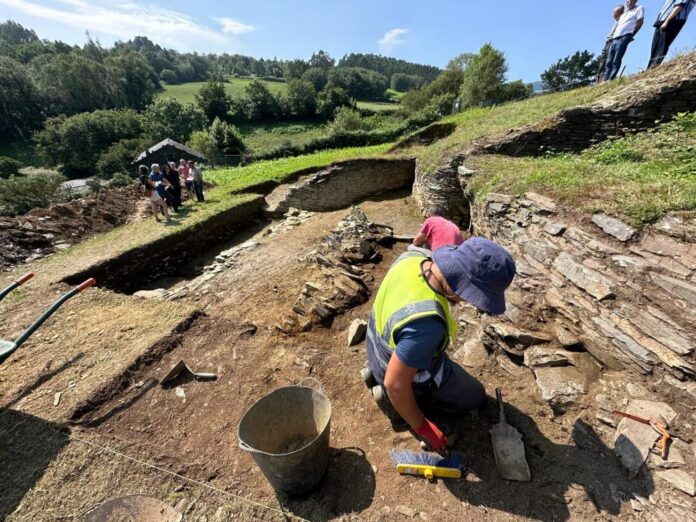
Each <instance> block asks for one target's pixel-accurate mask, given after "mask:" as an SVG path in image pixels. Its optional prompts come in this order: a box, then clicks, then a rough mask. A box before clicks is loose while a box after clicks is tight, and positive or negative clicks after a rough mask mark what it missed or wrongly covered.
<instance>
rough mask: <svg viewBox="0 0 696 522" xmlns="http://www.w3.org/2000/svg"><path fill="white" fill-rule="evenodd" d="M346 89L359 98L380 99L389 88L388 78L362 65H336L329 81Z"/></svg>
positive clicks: (330, 73)
mask: <svg viewBox="0 0 696 522" xmlns="http://www.w3.org/2000/svg"><path fill="white" fill-rule="evenodd" d="M328 85H331V86H333V87H341V88H343V89H345V90H346V91H347V92H348V94H349V95H350V96H352V97H353V98H356V99H358V100H380V99H383V98H384V91H386V90H387V87H388V84H387V79H386V78H385V77H384V76H383V75H381V74H380V73H378V72H375V71H370V70H368V69H363V68H362V67H336V68H335V69H331V71H330V72H329V83H328Z"/></svg>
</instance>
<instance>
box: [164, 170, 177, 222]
mask: <svg viewBox="0 0 696 522" xmlns="http://www.w3.org/2000/svg"><path fill="white" fill-rule="evenodd" d="M162 176H163V177H164V179H166V180H167V181H168V182H169V186H168V187H167V189H166V191H165V198H166V199H167V203H168V204H169V206H170V207H172V210H174V212H178V211H179V207H180V206H181V182H180V181H179V173H178V172H177V171H176V170H174V169H172V167H171V165H170V164H169V163H165V164H164V167H163V168H162Z"/></svg>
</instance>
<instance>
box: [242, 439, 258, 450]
mask: <svg viewBox="0 0 696 522" xmlns="http://www.w3.org/2000/svg"><path fill="white" fill-rule="evenodd" d="M239 449H243V450H244V451H248V452H249V453H259V451H257V450H255V449H254V448H252V447H251V446H249V445H248V444H247V443H246V442H244V441H243V440H241V439H240V440H239Z"/></svg>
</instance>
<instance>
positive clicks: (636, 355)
mask: <svg viewBox="0 0 696 522" xmlns="http://www.w3.org/2000/svg"><path fill="white" fill-rule="evenodd" d="M592 322H593V323H595V324H596V325H597V326H599V327H600V329H601V330H602V332H603V333H604V335H606V336H607V337H609V339H610V340H611V342H612V343H613V344H614V346H616V347H618V348H619V349H620V350H621V351H622V352H624V354H625V355H627V356H628V357H630V358H631V359H633V361H635V362H636V363H638V364H639V365H640V366H641V367H643V368H644V369H649V368H650V363H652V362H653V359H652V357H651V354H650V352H649V351H648V350H646V349H645V348H644V347H643V346H641V345H640V344H639V343H638V342H637V341H636V340H635V339H633V338H632V337H631V336H630V335H628V334H627V333H626V332H624V331H623V330H621V329H620V328H619V327H618V326H617V325H616V324H615V323H614V322H613V321H611V320H610V319H609V318H608V317H606V316H601V317H593V318H592Z"/></svg>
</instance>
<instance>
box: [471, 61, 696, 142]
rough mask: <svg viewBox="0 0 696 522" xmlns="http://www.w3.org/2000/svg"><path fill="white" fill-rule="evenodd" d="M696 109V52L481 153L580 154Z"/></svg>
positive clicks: (516, 132) (513, 133)
mask: <svg viewBox="0 0 696 522" xmlns="http://www.w3.org/2000/svg"><path fill="white" fill-rule="evenodd" d="M694 110H696V53H691V54H688V55H685V56H682V57H680V58H676V59H674V60H672V61H670V62H669V63H666V64H664V65H662V66H660V67H657V68H655V69H651V70H649V71H647V72H645V73H643V74H640V75H638V76H637V77H635V78H631V79H629V80H628V82H627V84H626V85H624V86H622V87H620V88H618V89H616V90H614V91H612V92H611V93H610V94H609V95H607V96H605V97H603V98H601V99H599V100H598V101H597V102H596V103H594V104H592V105H588V106H581V107H572V108H569V109H565V110H563V111H561V112H559V113H558V114H557V115H555V116H553V117H551V118H547V119H545V120H542V121H541V122H539V123H535V124H533V125H529V126H526V127H522V128H521V129H517V130H513V131H510V132H509V133H508V134H507V135H506V136H505V137H503V138H502V139H499V140H497V141H495V142H492V143H488V144H485V145H483V146H481V147H479V148H478V149H477V150H476V152H487V153H493V154H507V155H510V156H537V155H540V154H543V153H545V152H547V151H567V152H578V151H580V150H583V149H585V148H587V147H588V146H590V145H592V144H593V143H595V142H598V141H602V140H605V139H606V138H608V137H611V136H621V135H624V134H627V133H631V132H638V131H642V130H645V129H648V128H651V127H654V126H655V125H656V124H658V123H660V122H665V121H668V120H669V119H671V118H672V117H673V116H674V115H676V114H677V113H679V112H690V111H694Z"/></svg>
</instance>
